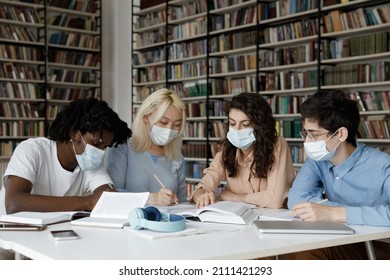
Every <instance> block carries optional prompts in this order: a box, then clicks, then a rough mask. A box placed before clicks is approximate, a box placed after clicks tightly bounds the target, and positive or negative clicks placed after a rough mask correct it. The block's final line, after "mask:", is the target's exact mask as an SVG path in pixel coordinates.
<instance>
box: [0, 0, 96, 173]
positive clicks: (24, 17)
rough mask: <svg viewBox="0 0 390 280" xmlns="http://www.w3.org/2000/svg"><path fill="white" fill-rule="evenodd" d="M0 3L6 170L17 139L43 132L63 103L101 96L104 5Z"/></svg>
mask: <svg viewBox="0 0 390 280" xmlns="http://www.w3.org/2000/svg"><path fill="white" fill-rule="evenodd" d="M0 5H1V6H0V61H1V67H0V85H1V87H0V100H1V105H0V120H1V127H0V144H1V156H0V162H1V171H4V169H5V168H6V165H7V163H8V160H9V158H10V156H11V154H12V152H13V150H14V148H15V147H16V145H17V144H18V143H20V141H23V140H25V139H27V138H30V137H37V136H45V135H46V130H47V128H48V125H49V124H50V122H51V121H52V120H53V119H54V118H55V116H56V114H57V112H58V111H59V110H60V109H61V108H62V107H63V106H64V105H65V104H67V103H68V102H69V101H71V100H74V99H78V98H86V97H92V96H93V97H96V98H101V94H100V91H101V77H100V75H101V63H100V61H101V11H100V1H95V0H66V1H59V0H47V1H46V0H0ZM2 174H3V172H2Z"/></svg>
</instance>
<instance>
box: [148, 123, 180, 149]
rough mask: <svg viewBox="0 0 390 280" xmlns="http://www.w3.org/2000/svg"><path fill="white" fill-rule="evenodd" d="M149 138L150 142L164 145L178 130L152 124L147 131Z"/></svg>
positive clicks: (174, 136) (176, 134) (175, 135)
mask: <svg viewBox="0 0 390 280" xmlns="http://www.w3.org/2000/svg"><path fill="white" fill-rule="evenodd" d="M149 135H150V139H151V140H152V142H153V143H154V144H156V145H158V146H164V145H166V144H169V143H170V142H171V141H172V140H173V139H175V138H176V137H177V136H178V135H179V131H178V130H174V129H170V128H165V127H159V126H158V125H153V126H152V130H151V131H150V132H149Z"/></svg>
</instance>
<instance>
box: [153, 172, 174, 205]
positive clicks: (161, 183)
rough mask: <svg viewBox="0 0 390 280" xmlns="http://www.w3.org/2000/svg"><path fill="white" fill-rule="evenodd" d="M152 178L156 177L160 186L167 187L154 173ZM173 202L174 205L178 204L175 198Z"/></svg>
mask: <svg viewBox="0 0 390 280" xmlns="http://www.w3.org/2000/svg"><path fill="white" fill-rule="evenodd" d="M153 176H154V178H156V180H157V182H159V183H160V185H161V187H163V188H164V189H166V188H167V187H166V186H165V185H164V184H163V182H161V180H160V179H159V178H158V177H157V175H156V174H153ZM175 203H176V205H178V204H179V203H178V202H177V201H176V200H175Z"/></svg>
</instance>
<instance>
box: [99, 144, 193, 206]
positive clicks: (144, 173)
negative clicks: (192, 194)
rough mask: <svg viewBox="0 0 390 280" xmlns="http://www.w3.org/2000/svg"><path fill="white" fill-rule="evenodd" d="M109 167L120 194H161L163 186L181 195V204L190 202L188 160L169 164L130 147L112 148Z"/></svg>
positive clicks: (107, 160) (107, 161)
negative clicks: (188, 194) (185, 164)
mask: <svg viewBox="0 0 390 280" xmlns="http://www.w3.org/2000/svg"><path fill="white" fill-rule="evenodd" d="M105 166H106V169H107V172H108V174H109V175H110V176H111V178H112V181H113V183H114V186H115V188H116V190H117V191H119V192H152V193H154V192H159V191H160V189H161V185H160V183H159V182H158V181H157V180H156V178H155V177H154V176H153V175H154V174H156V175H157V177H158V178H159V179H160V180H161V181H162V183H163V184H164V185H165V186H166V187H167V188H168V189H171V190H172V191H173V192H174V193H176V194H177V196H178V199H179V201H180V202H185V201H187V197H186V186H185V166H184V158H182V159H181V160H179V161H178V160H168V159H167V158H166V157H165V156H162V157H156V156H153V155H151V154H150V153H148V152H143V153H137V152H135V151H134V149H133V146H132V145H131V143H130V141H129V144H122V145H118V147H116V148H108V149H107V151H106V158H105Z"/></svg>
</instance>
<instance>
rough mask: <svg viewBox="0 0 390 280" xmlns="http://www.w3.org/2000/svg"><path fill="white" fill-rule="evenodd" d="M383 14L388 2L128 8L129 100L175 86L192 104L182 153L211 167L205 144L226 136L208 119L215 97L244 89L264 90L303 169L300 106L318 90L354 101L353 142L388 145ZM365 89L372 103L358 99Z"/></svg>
mask: <svg viewBox="0 0 390 280" xmlns="http://www.w3.org/2000/svg"><path fill="white" fill-rule="evenodd" d="M142 2H143V1H141V6H142ZM161 2H163V3H161ZM228 2H229V3H228ZM321 3H322V6H320V4H321ZM389 15H390V4H389V3H388V1H384V0H378V1H369V0H355V1H352V0H350V1H347V0H343V1H339V0H327V1H322V2H321V1H312V0H304V1H298V0H292V1H291V0H278V1H260V0H248V1H240V0H236V1H226V2H225V1H196V3H192V2H187V1H159V4H158V5H157V6H155V7H153V6H148V8H147V9H141V10H140V9H138V7H135V6H133V17H134V18H133V22H134V25H135V26H134V27H133V35H134V38H135V39H134V48H133V62H134V67H133V74H134V83H133V101H134V104H139V103H141V102H142V100H143V99H144V98H145V97H146V96H148V95H149V94H150V93H151V92H153V91H154V90H156V89H157V88H160V87H168V88H171V89H173V90H175V91H177V92H179V93H180V94H181V95H182V96H183V100H184V101H185V102H186V103H187V104H188V108H187V110H188V111H187V112H188V122H187V129H186V135H185V136H186V137H185V138H184V146H185V147H186V149H185V150H184V154H185V156H186V158H188V159H192V158H193V157H192V156H190V155H191V152H190V151H192V150H191V149H200V150H202V149H203V150H202V153H203V154H204V155H206V158H205V159H206V163H209V161H210V160H211V158H212V151H211V147H212V145H211V144H213V143H215V142H216V141H217V140H218V139H219V138H220V137H224V135H225V134H223V133H224V132H223V130H221V133H222V134H220V133H219V131H218V129H217V127H218V126H219V125H220V124H223V122H224V120H223V119H221V120H215V119H213V116H219V115H217V113H216V109H215V108H216V107H218V108H221V107H219V106H220V105H216V103H215V102H220V101H221V103H223V101H227V100H229V99H231V97H232V96H234V95H235V94H237V93H240V92H244V91H247V92H253V93H258V94H261V95H263V96H264V97H265V98H266V99H267V100H268V101H269V102H270V105H271V107H272V109H273V112H274V116H275V118H276V119H277V125H278V127H277V128H278V131H279V132H280V134H281V135H283V136H284V137H285V138H286V139H287V141H288V143H289V146H290V148H291V152H292V155H293V161H294V166H295V168H296V169H299V168H300V166H301V164H302V162H303V161H304V160H305V155H304V151H303V147H302V146H303V145H302V143H303V141H302V140H301V138H300V136H299V131H300V130H301V121H300V119H301V117H300V114H299V112H300V104H302V102H303V101H304V100H305V99H306V98H308V97H309V96H310V95H312V94H313V93H315V92H316V91H317V90H318V89H343V90H346V91H348V92H350V93H351V98H355V99H356V100H357V101H359V106H360V109H361V112H362V114H361V115H362V125H361V128H360V130H359V140H360V141H362V142H365V143H367V144H369V145H372V146H375V147H378V148H380V149H382V150H385V151H388V149H386V145H388V139H390V137H389V119H390V114H389V104H390V100H389V93H390V92H389V90H388V89H389V86H390V71H389V68H390V31H389V30H390V16H389ZM366 95H370V96H371V99H374V101H375V104H376V105H375V106H373V105H372V107H367V106H371V105H370V104H371V103H373V102H371V103H367V104H366V103H362V102H363V101H361V99H362V98H363V97H362V96H364V97H366ZM379 97H380V98H379ZM366 102H368V100H366ZM206 104H207V106H206ZM210 107H211V109H210ZM206 108H207V110H206ZM368 108H369V109H368ZM220 112H221V111H220V110H219V111H218V114H219V113H220ZM223 114H224V113H223V110H222V115H221V116H223ZM218 122H220V123H218ZM216 123H217V124H218V125H216ZM194 138H196V139H194ZM209 147H210V150H209V151H208V152H207V150H208V149H209ZM188 153H189V154H188ZM202 153H201V154H202ZM198 158H199V157H198ZM202 159H203V158H202ZM192 162H194V161H193V160H192ZM206 166H207V165H206ZM195 168H198V167H195ZM188 172H189V173H188V174H193V170H192V171H191V170H189V171H188ZM191 172H192V173H191ZM187 180H191V176H188V179H187Z"/></svg>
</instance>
